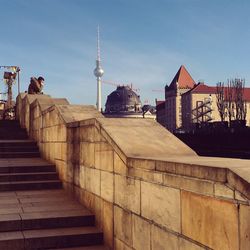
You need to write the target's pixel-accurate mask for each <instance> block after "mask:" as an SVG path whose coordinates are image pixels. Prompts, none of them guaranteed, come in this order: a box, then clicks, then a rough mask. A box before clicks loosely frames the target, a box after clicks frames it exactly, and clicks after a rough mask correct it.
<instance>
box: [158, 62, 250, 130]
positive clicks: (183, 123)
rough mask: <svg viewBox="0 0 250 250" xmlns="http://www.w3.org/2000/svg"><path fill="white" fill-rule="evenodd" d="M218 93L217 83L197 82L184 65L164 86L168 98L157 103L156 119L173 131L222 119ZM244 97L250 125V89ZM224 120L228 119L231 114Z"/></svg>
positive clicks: (246, 89) (246, 90)
mask: <svg viewBox="0 0 250 250" xmlns="http://www.w3.org/2000/svg"><path fill="white" fill-rule="evenodd" d="M216 92H217V88H216V86H208V85H206V84H204V83H203V82H199V83H198V84H196V83H195V81H194V80H193V78H192V77H191V76H190V74H189V73H188V71H187V70H186V68H185V67H184V66H183V65H182V66H181V67H180V69H179V70H178V72H177V73H176V75H175V77H174V79H173V80H172V82H171V84H170V85H169V86H166V87H165V101H158V102H157V104H156V110H157V115H156V119H157V121H158V122H159V123H160V124H162V125H163V126H165V127H166V128H167V129H168V130H170V131H171V132H176V131H178V130H185V131H190V130H192V129H193V128H194V126H195V124H197V123H198V124H201V123H206V122H214V121H221V119H220V115H219V111H218V107H217V103H216ZM243 100H244V101H245V102H246V107H247V116H246V123H247V125H250V88H245V89H244V94H243ZM233 119H234V117H233ZM225 120H226V121H228V116H226V117H225Z"/></svg>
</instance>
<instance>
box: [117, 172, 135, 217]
mask: <svg viewBox="0 0 250 250" xmlns="http://www.w3.org/2000/svg"><path fill="white" fill-rule="evenodd" d="M114 191H115V203H116V204H118V205H120V206H121V207H123V208H126V209H128V210H130V211H132V212H135V213H137V214H140V181H138V180H135V179H133V178H128V177H123V176H121V175H115V189H114Z"/></svg>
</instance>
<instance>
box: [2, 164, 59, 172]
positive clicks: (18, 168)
mask: <svg viewBox="0 0 250 250" xmlns="http://www.w3.org/2000/svg"><path fill="white" fill-rule="evenodd" d="M24 164H25V163H24ZM55 170H56V168H55V165H53V164H47V165H28V164H26V165H13V166H11V165H9V166H8V164H6V165H4V164H1V165H0V173H37V172H55Z"/></svg>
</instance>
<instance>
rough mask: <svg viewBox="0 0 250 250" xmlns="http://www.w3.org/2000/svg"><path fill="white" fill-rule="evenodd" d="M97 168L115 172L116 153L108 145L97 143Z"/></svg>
mask: <svg viewBox="0 0 250 250" xmlns="http://www.w3.org/2000/svg"><path fill="white" fill-rule="evenodd" d="M95 167H96V168H99V169H103V170H106V171H110V172H113V170H114V151H113V149H112V147H111V146H110V145H109V144H108V143H105V142H99V143H95Z"/></svg>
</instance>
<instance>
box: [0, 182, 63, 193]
mask: <svg viewBox="0 0 250 250" xmlns="http://www.w3.org/2000/svg"><path fill="white" fill-rule="evenodd" d="M57 188H62V183H61V182H60V181H59V180H48V181H45V180H42V181H13V182H0V191H14V190H39V189H57Z"/></svg>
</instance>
